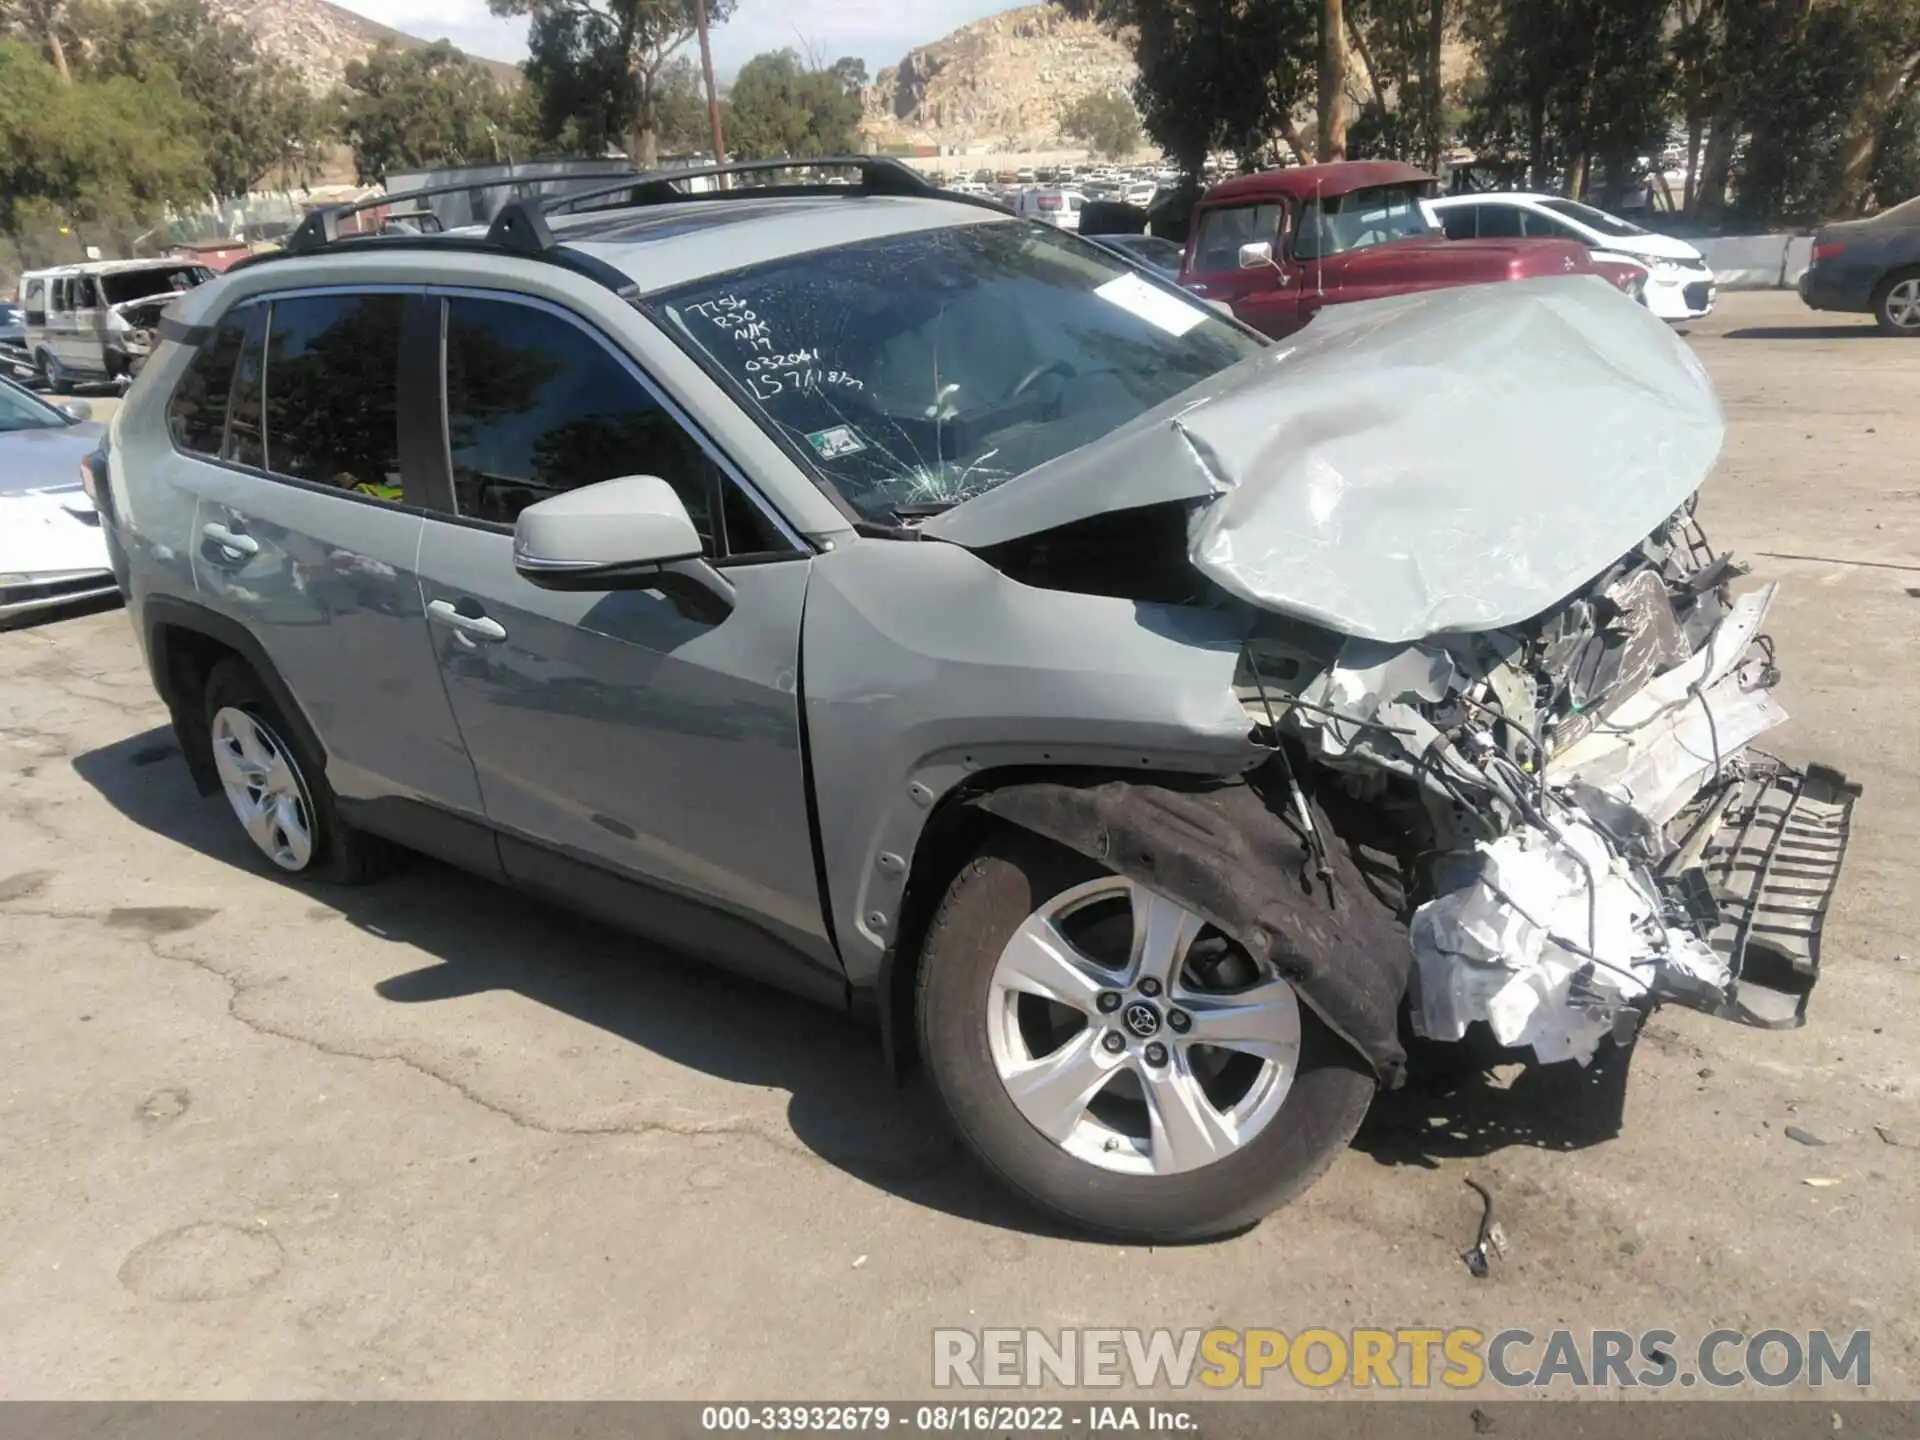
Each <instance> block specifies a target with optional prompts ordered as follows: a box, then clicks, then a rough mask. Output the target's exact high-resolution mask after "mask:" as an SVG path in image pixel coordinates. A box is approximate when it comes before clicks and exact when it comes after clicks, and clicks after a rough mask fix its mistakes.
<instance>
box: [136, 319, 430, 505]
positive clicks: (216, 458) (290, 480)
mask: <svg viewBox="0 0 1920 1440" xmlns="http://www.w3.org/2000/svg"><path fill="white" fill-rule="evenodd" d="M425 292H426V287H425V286H423V285H417V284H407V285H395V284H378V283H370V284H352V283H348V284H340V285H302V286H299V287H297V288H295V289H291V290H260V291H255V292H254V293H252V294H250V295H242V296H240V297H238V298H237V299H236V300H235V301H234V302H233V303H232V304H231V305H229V306H227V308H226V309H224V310H222V311H221V312H220V313H219V314H218V315H216V316H211V317H209V318H207V319H205V320H203V321H201V322H200V323H201V324H202V325H204V326H205V327H206V329H207V332H208V334H207V337H206V338H205V339H204V340H202V341H201V342H200V345H198V346H196V347H195V350H194V353H195V356H196V357H197V356H198V354H199V352H200V350H201V349H202V348H204V347H205V346H207V345H210V344H212V343H213V332H215V331H217V330H218V329H219V328H220V326H221V325H223V324H225V323H226V321H227V319H228V318H229V317H230V316H234V315H238V314H239V313H240V312H241V311H242V310H246V309H248V308H250V307H252V306H260V307H261V308H262V309H263V310H264V311H265V312H266V315H267V322H266V323H267V336H266V338H267V339H268V340H269V341H270V340H271V339H272V336H273V313H272V312H273V302H274V301H276V300H300V299H306V298H309V297H312V296H316V295H320V296H334V295H341V294H354V295H371V294H382V295H401V296H405V297H407V298H409V299H419V298H422V297H423V296H424V295H425ZM413 313H414V307H413V306H411V305H409V306H403V307H402V309H401V312H400V327H401V328H400V359H401V364H402V366H403V367H404V365H405V363H406V360H407V353H408V347H407V332H408V325H409V322H410V319H411V317H412V315H413ZM245 353H246V345H245V342H244V341H242V343H241V353H240V355H236V356H234V373H235V374H238V373H239V365H240V359H241V356H242V355H244V354H245ZM191 367H192V361H189V362H188V368H191ZM186 377H187V372H186V370H182V371H181V372H180V375H179V377H178V378H177V379H175V381H174V382H173V389H172V390H171V391H170V392H168V395H167V409H169V410H171V409H172V408H173V401H174V397H175V396H176V395H177V394H178V393H179V390H180V383H181V381H183V380H185V379H186ZM406 380H407V377H406V373H405V370H404V368H403V369H402V372H401V373H400V374H399V375H398V376H397V377H396V395H395V404H396V408H397V415H396V419H397V420H398V428H399V431H400V437H399V439H400V443H401V445H402V447H403V449H404V446H405V436H406V432H407V431H408V429H409V428H411V427H410V425H409V421H408V418H407V417H408V411H407V407H405V406H404V405H400V404H399V395H400V394H403V393H405V390H406ZM266 391H267V356H266V352H265V348H264V346H263V347H262V352H261V356H260V395H261V416H260V418H261V431H262V437H261V453H262V458H263V459H265V460H267V461H268V462H271V461H272V459H273V454H272V446H273V434H272V429H271V427H270V426H268V425H267V424H266V408H265V406H266ZM416 423H417V422H416ZM232 424H233V376H232V375H229V376H228V377H227V412H226V415H225V417H224V418H223V419H222V420H221V423H220V448H221V451H222V452H223V453H222V454H219V455H208V454H206V453H205V452H203V451H200V450H187V449H183V448H182V447H181V445H180V442H179V441H178V440H176V439H175V438H174V434H173V426H172V425H171V424H169V425H167V426H166V427H165V428H166V432H167V444H168V445H169V446H170V447H171V448H172V450H173V453H174V454H176V455H178V456H179V457H180V458H181V459H183V460H193V461H197V462H199V463H200V464H202V465H218V466H219V467H220V468H221V469H222V470H230V471H232V472H233V473H234V474H236V475H250V476H252V477H253V478H254V479H256V480H271V481H273V482H274V483H275V484H278V485H290V486H292V487H294V488H295V489H297V490H306V491H309V492H311V493H313V494H315V495H330V496H333V497H335V498H337V499H341V500H346V501H350V502H352V503H353V504H355V505H372V506H376V507H377V508H379V509H380V510H382V511H385V512H391V513H398V514H403V515H418V516H422V517H427V516H434V517H436V518H437V516H438V512H437V511H435V510H432V509H430V508H429V507H428V506H427V505H426V504H425V503H423V502H420V501H416V500H414V499H413V498H412V494H411V488H412V487H410V486H408V485H407V483H406V474H407V472H406V466H405V465H404V464H403V465H402V466H401V468H400V485H401V498H400V499H398V500H382V499H381V498H380V497H379V496H377V495H362V494H360V493H359V492H358V491H354V490H343V489H341V488H340V487H339V486H338V485H327V484H323V483H322V482H320V481H318V480H306V479H303V478H301V477H300V476H298V475H287V474H283V473H282V472H280V471H278V470H268V469H264V468H262V467H260V466H257V465H243V464H241V463H240V462H239V461H237V460H230V459H228V458H227V457H226V455H225V453H224V452H225V450H226V448H227V441H228V439H229V437H230V432H231V427H232Z"/></svg>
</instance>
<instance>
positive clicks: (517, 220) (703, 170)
mask: <svg viewBox="0 0 1920 1440" xmlns="http://www.w3.org/2000/svg"><path fill="white" fill-rule="evenodd" d="M770 170H857V171H858V172H859V173H860V183H859V185H857V186H849V187H847V190H848V193H849V194H853V195H931V194H944V193H945V192H944V191H941V190H940V189H939V188H938V187H937V186H935V185H934V184H932V183H931V182H930V181H928V180H927V179H926V178H925V177H924V176H922V175H921V174H919V172H917V171H915V170H914V169H912V168H911V167H910V166H907V165H903V164H901V163H900V162H899V161H898V160H895V159H893V158H892V157H891V156H886V155H824V156H803V157H800V158H798V159H795V158H792V157H783V158H781V159H778V160H735V161H732V162H730V163H728V164H725V165H695V166H690V167H688V168H685V169H678V168H676V169H668V170H636V171H633V172H632V173H630V174H627V175H623V176H622V177H621V178H620V179H619V181H618V182H617V183H614V184H609V185H601V186H596V187H594V188H592V189H589V190H571V191H568V192H567V193H565V194H561V195H548V196H536V197H532V198H530V199H520V200H513V201H510V202H508V203H507V204H506V205H503V206H502V207H501V208H500V211H499V213H498V214H496V215H495V216H494V219H493V225H492V227H491V228H490V229H489V230H488V231H487V239H488V240H489V241H490V242H491V243H493V244H495V245H498V246H500V247H501V248H503V249H508V250H514V251H517V252H519V253H521V254H529V255H540V254H545V253H546V252H547V251H548V250H550V249H551V248H552V247H553V245H554V243H555V242H554V238H553V230H552V228H551V227H550V226H549V225H548V224H547V221H546V217H547V216H549V215H551V214H554V213H556V212H558V211H562V210H570V209H572V208H573V207H574V206H576V205H579V204H581V203H583V202H585V201H588V200H604V199H606V198H607V197H608V196H610V195H624V194H629V193H630V194H631V195H632V196H633V197H634V198H633V200H632V203H634V204H661V203H665V202H667V201H670V200H703V199H708V198H718V197H716V196H712V195H710V194H705V193H698V192H695V193H689V192H687V191H684V190H680V189H677V188H675V187H676V186H677V184H678V182H680V181H682V180H700V179H706V178H710V177H716V176H721V175H752V174H757V173H761V172H765V171H770ZM732 193H734V194H738V195H752V194H755V193H757V191H752V190H749V191H740V192H732ZM954 198H966V197H954Z"/></svg>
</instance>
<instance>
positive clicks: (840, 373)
mask: <svg viewBox="0 0 1920 1440" xmlns="http://www.w3.org/2000/svg"><path fill="white" fill-rule="evenodd" d="M747 388H748V389H750V390H752V391H753V393H754V396H755V398H757V399H760V400H771V399H772V398H773V397H774V396H776V395H779V394H782V393H783V392H785V391H787V390H799V391H803V392H804V391H815V392H818V391H822V390H827V389H841V390H864V389H866V388H867V382H866V381H864V380H861V379H859V378H858V377H856V376H853V375H849V374H848V373H847V372H846V371H844V370H811V369H809V370H788V371H786V372H785V373H784V374H780V375H770V374H761V375H748V376H747Z"/></svg>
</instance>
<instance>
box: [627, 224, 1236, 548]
mask: <svg viewBox="0 0 1920 1440" xmlns="http://www.w3.org/2000/svg"><path fill="white" fill-rule="evenodd" d="M647 308H648V309H649V310H650V311H651V312H652V313H653V314H654V315H655V316H656V318H658V319H660V320H662V321H663V323H665V324H666V325H667V326H668V327H669V328H670V329H672V330H674V331H676V332H677V333H679V334H680V335H681V336H682V337H684V339H685V340H686V341H687V342H689V343H691V344H692V345H694V346H696V347H698V348H699V349H700V350H702V351H704V352H705V353H706V354H707V355H708V356H710V357H711V358H712V360H713V361H714V362H715V364H716V365H717V366H718V368H719V369H720V370H721V371H722V372H723V373H724V374H725V375H726V376H727V377H728V379H729V380H731V381H732V382H733V384H734V385H735V386H736V387H737V389H738V390H739V391H740V392H741V393H742V395H743V396H744V397H745V398H746V400H747V401H748V403H749V406H750V408H752V409H754V410H756V411H757V412H758V413H759V414H760V415H761V416H762V417H763V418H764V421H765V422H766V423H767V424H769V425H770V426H772V427H774V428H775V429H777V430H778V432H779V433H780V434H781V435H782V436H783V437H784V438H786V439H787V440H789V441H790V442H791V443H792V444H793V445H794V446H796V447H797V448H798V449H799V450H800V451H801V453H802V454H803V455H805V456H806V457H807V458H808V460H809V461H810V463H811V464H812V465H813V466H814V468H815V469H816V470H817V471H818V472H819V473H820V474H821V475H823V476H824V477H825V478H826V479H827V480H828V481H829V482H830V483H831V484H832V485H833V486H834V488H835V489H836V490H838V491H839V493H840V494H841V495H842V496H843V497H844V498H845V499H846V501H847V502H848V503H849V504H850V505H852V506H853V508H854V509H855V510H856V511H857V512H859V514H860V515H862V516H863V517H864V518H866V519H868V520H872V521H876V522H882V523H885V522H889V521H898V520H910V519H913V518H916V517H920V516H925V515H929V514H933V513H935V512H937V511H939V510H942V509H945V508H947V507H949V506H952V505H957V504H958V503H960V502H961V501H962V500H967V499H970V498H972V497H973V496H975V495H978V494H981V493H982V492H984V491H987V490H990V489H992V488H993V487H994V486H996V485H999V484H1001V483H1002V482H1004V481H1006V480H1007V479H1009V478H1011V477H1012V476H1015V475H1018V474H1020V473H1022V472H1023V471H1026V470H1031V469H1033V468H1034V467H1035V466H1036V465H1040V464H1043V463H1044V462H1046V461H1048V460H1051V459H1053V458H1054V457H1055V456H1056V455H1061V454H1064V453H1065V452H1067V451H1069V450H1072V449H1075V448H1076V447H1078V446H1081V445H1084V444H1086V443H1088V442H1089V441H1091V440H1095V439H1098V438H1099V437H1100V436H1102V435H1105V434H1107V433H1108V432H1109V431H1112V430H1114V429H1117V428H1118V427H1120V426H1121V425H1124V424H1126V423H1127V422H1128V421H1129V420H1131V419H1133V418H1134V417H1135V416H1137V415H1140V414H1142V413H1144V412H1145V411H1147V410H1150V409H1152V408H1154V407H1155V406H1157V405H1159V404H1161V403H1162V402H1164V401H1166V400H1170V399H1172V398H1173V397H1174V396H1176V395H1179V394H1180V393H1181V392H1183V391H1185V390H1188V389H1190V388H1191V387H1193V386H1194V385H1196V384H1198V383H1199V382H1200V381H1202V380H1204V379H1206V378H1207V377H1208V376H1210V375H1214V374H1217V373H1218V372H1219V371H1221V370H1224V369H1226V368H1227V367H1228V366H1230V365H1233V364H1235V363H1236V362H1238V361H1240V360H1242V359H1245V358H1246V357H1247V356H1249V355H1252V354H1254V353H1256V352H1257V351H1258V350H1259V349H1260V347H1261V342H1260V341H1259V340H1258V339H1256V338H1254V337H1253V336H1250V335H1248V334H1246V333H1245V332H1244V331H1242V330H1240V329H1238V328H1237V327H1235V326H1233V325H1230V324H1228V323H1227V322H1226V321H1224V320H1222V319H1219V318H1217V317H1216V316H1214V315H1213V314H1212V313H1211V312H1209V311H1208V310H1206V309H1205V308H1203V307H1202V306H1200V305H1199V304H1198V303H1196V302H1193V301H1189V300H1185V299H1182V298H1181V297H1180V296H1178V295H1176V294H1173V293H1171V292H1169V291H1167V290H1165V289H1162V288H1161V287H1159V286H1157V285H1155V284H1153V283H1152V282H1150V281H1148V280H1146V279H1144V278H1143V277H1141V276H1140V275H1139V274H1137V273H1136V272H1134V271H1133V270H1131V269H1129V268H1128V267H1127V266H1125V265H1123V264H1121V263H1119V262H1118V261H1115V260H1109V259H1105V258H1102V257H1101V256H1099V255H1097V254H1095V253H1093V252H1091V251H1090V250H1089V249H1088V248H1086V247H1085V246H1083V245H1082V244H1080V243H1079V242H1075V241H1072V240H1067V239H1062V238H1060V237H1058V236H1056V235H1053V234H1049V233H1048V232H1046V231H1043V230H1040V229H1037V228H1035V227H1031V226H1025V225H1014V224H1005V223H1000V224H992V223H989V224H979V225H967V226H958V227H954V228H950V229H940V230H923V231H918V232H915V233H913V234H907V235H895V236H889V237H886V238H884V239H879V240H869V241H865V242H862V243H859V244H853V245H846V246H842V247H840V248H838V249H836V250H831V251H819V252H815V253H812V254H807V255H801V256H796V257H794V258H792V259H788V260H781V261H777V262H775V263H772V264H767V265H760V266H755V267H753V268H751V269H747V270H740V271H735V272H733V273H732V274H729V275H724V276H720V277H718V278H716V279H710V280H703V281H701V282H699V283H697V284H694V285H688V286H683V287H681V288H680V289H677V290H673V291H668V292H666V293H664V294H662V295H658V296H655V297H653V298H652V299H651V300H650V301H649V302H647Z"/></svg>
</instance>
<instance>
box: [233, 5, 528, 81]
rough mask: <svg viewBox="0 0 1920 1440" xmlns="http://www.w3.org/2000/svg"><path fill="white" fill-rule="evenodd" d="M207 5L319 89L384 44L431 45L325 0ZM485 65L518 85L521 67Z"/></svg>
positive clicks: (489, 62)
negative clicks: (244, 28)
mask: <svg viewBox="0 0 1920 1440" xmlns="http://www.w3.org/2000/svg"><path fill="white" fill-rule="evenodd" d="M209 4H210V8H211V9H212V10H213V11H214V12H215V13H216V14H219V15H227V16H232V17H233V18H235V19H237V20H241V21H243V22H245V24H246V26H247V28H248V29H250V30H252V31H253V33H254V34H255V35H257V36H258V37H259V39H260V43H261V45H262V46H264V47H265V49H266V50H267V52H268V53H269V54H271V55H276V56H278V57H279V58H280V59H282V60H284V61H286V62H287V63H288V64H290V65H292V66H293V67H294V68H295V69H296V70H298V71H299V72H300V73H301V74H302V75H304V76H305V77H306V80H307V84H308V85H310V86H312V87H313V89H314V90H315V91H324V90H328V89H330V88H332V87H333V86H334V85H336V84H338V83H339V81H340V77H341V76H342V75H343V74H345V73H346V68H347V62H348V61H349V60H359V59H363V58H365V56H366V55H367V54H369V53H370V52H371V51H372V50H373V49H374V47H375V46H377V45H379V44H381V43H382V42H385V43H388V44H391V45H394V46H397V47H399V48H400V49H402V50H405V49H410V48H412V47H413V46H416V45H424V44H426V43H427V40H426V39H422V38H421V37H419V36H415V35H403V34H402V33H401V32H400V31H398V30H394V29H391V28H389V27H388V26H385V25H382V24H380V23H379V22H378V21H374V20H368V19H366V18H365V17H363V16H360V15H356V14H354V13H353V12H352V11H351V10H342V9H341V8H340V7H339V6H338V5H329V4H328V3H327V0H209ZM431 38H432V37H430V36H429V37H427V39H431ZM481 63H482V64H483V65H485V66H486V67H487V68H488V69H489V70H491V71H493V72H494V75H495V78H496V79H498V80H499V81H500V82H501V83H502V84H508V85H512V84H518V83H519V80H520V71H519V69H518V68H517V67H515V66H512V65H505V64H502V63H500V62H499V61H497V60H482V61H481Z"/></svg>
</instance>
